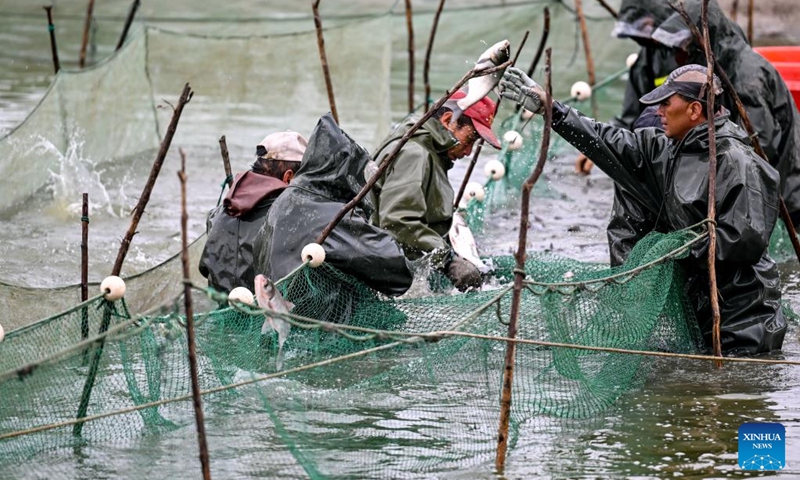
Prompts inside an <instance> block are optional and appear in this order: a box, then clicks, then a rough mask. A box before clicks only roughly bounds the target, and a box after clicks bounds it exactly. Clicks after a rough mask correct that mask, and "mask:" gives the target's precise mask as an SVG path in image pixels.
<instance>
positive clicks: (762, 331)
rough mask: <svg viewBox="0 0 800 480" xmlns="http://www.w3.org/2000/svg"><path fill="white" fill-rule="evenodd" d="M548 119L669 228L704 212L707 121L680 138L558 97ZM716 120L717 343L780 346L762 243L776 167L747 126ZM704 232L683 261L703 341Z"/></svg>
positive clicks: (731, 349)
mask: <svg viewBox="0 0 800 480" xmlns="http://www.w3.org/2000/svg"><path fill="white" fill-rule="evenodd" d="M553 120H554V123H553V129H554V130H555V131H556V132H558V133H559V134H560V135H561V136H562V137H564V139H566V140H567V141H568V142H570V143H571V144H572V145H574V146H575V147H576V148H578V150H580V151H581V152H582V153H583V154H585V155H586V156H588V157H589V158H591V159H592V160H594V162H595V164H596V165H597V166H598V167H600V168H601V169H602V170H603V171H604V172H605V173H606V174H608V175H609V176H610V177H611V178H612V179H613V180H614V181H615V183H617V184H618V185H619V187H620V188H622V189H624V190H625V191H626V192H627V193H629V194H631V195H632V196H633V197H634V198H636V200H638V202H639V204H640V205H641V207H642V209H643V210H644V211H645V212H646V213H647V214H648V215H650V216H651V218H654V224H655V230H656V231H660V232H670V231H675V230H679V229H683V228H687V227H690V226H692V225H695V224H697V223H699V222H701V221H703V220H704V219H705V218H706V216H707V213H708V140H709V139H708V130H707V128H708V126H707V123H703V124H701V125H698V126H697V127H695V128H693V129H692V130H690V131H689V132H688V133H687V134H686V136H685V137H684V139H683V140H682V141H680V142H673V141H671V140H670V139H668V138H667V137H666V136H665V135H664V134H663V133H661V132H659V131H658V130H656V129H653V128H643V129H640V130H637V131H635V132H630V131H628V130H625V129H622V128H619V127H614V126H611V125H608V124H603V123H599V122H596V121H594V120H592V119H590V118H587V117H585V116H583V115H582V114H580V112H578V111H577V110H574V109H572V108H569V107H567V106H565V105H563V104H560V103H558V102H556V103H555V108H554V112H553ZM714 121H715V124H716V128H717V165H718V166H717V185H716V198H717V219H716V220H717V246H716V260H717V281H718V286H719V293H720V295H719V301H720V314H721V318H722V325H721V333H722V349H723V351H725V352H727V353H748V354H755V353H759V352H768V351H770V350H776V349H780V348H781V345H782V343H783V337H784V335H785V333H786V320H785V319H784V317H783V312H782V310H781V305H780V297H781V294H780V282H779V278H778V271H777V268H776V265H775V262H773V261H772V259H771V258H770V257H769V254H768V252H767V247H768V245H769V238H770V235H771V234H772V229H773V228H774V227H775V222H776V221H777V218H778V183H779V180H778V173H777V171H776V170H775V169H774V168H772V167H771V166H770V165H769V164H767V163H766V162H765V161H764V160H762V159H761V158H759V157H758V156H757V155H756V154H755V152H754V151H753V150H752V148H751V147H749V146H748V144H747V136H746V134H745V133H744V131H743V130H742V129H741V128H739V127H738V126H737V125H736V124H734V123H733V122H731V121H729V120H728V117H727V115H721V116H719V117H717V118H716V119H715V120H714ZM706 255H707V242H706V245H704V246H702V248H695V249H693V251H692V254H691V255H690V257H689V258H688V259H686V260H684V261H683V263H684V264H685V267H686V270H687V272H688V275H689V292H688V294H689V298H690V299H691V301H692V304H693V306H694V309H695V312H696V314H697V319H698V322H699V324H700V329H701V332H702V333H703V336H704V338H705V340H706V343H707V344H710V338H711V315H710V307H709V300H708V295H707V292H708V273H707V270H706V259H705V257H706Z"/></svg>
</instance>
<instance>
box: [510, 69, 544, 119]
mask: <svg viewBox="0 0 800 480" xmlns="http://www.w3.org/2000/svg"><path fill="white" fill-rule="evenodd" d="M500 88H501V91H502V95H503V97H504V98H507V99H509V100H513V101H514V102H517V105H521V106H523V107H525V108H526V109H528V110H530V111H531V112H533V113H542V112H544V102H545V100H546V99H547V93H545V91H544V89H543V88H542V86H541V85H539V84H538V83H536V82H534V81H533V80H532V79H531V78H530V77H529V76H528V75H526V74H525V72H523V71H522V70H520V69H518V68H515V67H509V68H507V69H506V72H505V73H504V74H503V79H502V80H500Z"/></svg>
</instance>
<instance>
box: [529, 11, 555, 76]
mask: <svg viewBox="0 0 800 480" xmlns="http://www.w3.org/2000/svg"><path fill="white" fill-rule="evenodd" d="M548 36H550V9H549V8H547V7H544V29H543V30H542V37H541V38H540V39H539V47H538V48H537V49H536V55H534V56H533V61H532V62H531V66H530V67H528V72H527V73H528V76H529V77H532V76H533V71H534V70H536V66H537V65H539V59H540V58H541V57H542V52H544V47H545V45H546V44H547V37H548Z"/></svg>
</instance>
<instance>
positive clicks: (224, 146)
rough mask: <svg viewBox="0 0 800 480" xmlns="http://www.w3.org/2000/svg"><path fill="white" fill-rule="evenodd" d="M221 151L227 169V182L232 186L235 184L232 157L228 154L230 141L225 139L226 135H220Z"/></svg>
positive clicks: (223, 164)
mask: <svg viewBox="0 0 800 480" xmlns="http://www.w3.org/2000/svg"><path fill="white" fill-rule="evenodd" d="M219 151H220V153H221V154H222V167H223V168H224V169H225V183H227V184H228V188H230V186H231V185H233V173H231V158H230V156H229V155H228V143H227V142H226V141H225V135H223V136H221V137H219Z"/></svg>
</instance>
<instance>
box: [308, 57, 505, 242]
mask: <svg viewBox="0 0 800 480" xmlns="http://www.w3.org/2000/svg"><path fill="white" fill-rule="evenodd" d="M510 64H511V61H510V60H509V61H507V62H505V63H502V64H500V65H497V66H494V67H489V68H478V69H476V68H474V67H473V68H472V69H471V70H470V71H469V72H467V73H466V74H465V75H464V76H463V77H461V80H459V81H458V82H456V84H455V85H453V87H452V88H451V89H450V90H447V91H446V92H445V93H444V95H442V98H440V99H439V100H437V101H436V103H435V104H433V106H432V107H431V108H430V110H428V111H427V112H425V114H424V115H422V117H421V118H420V119H419V120H417V122H416V123H415V124H414V125H412V126H411V128H409V129H408V131H406V133H405V134H404V135H403V136H402V137H401V138H400V140H399V141H398V142H397V144H396V145H395V147H394V149H393V150H392V151H391V152H390V153H389V155H388V156H387V157H386V160H384V161H383V163H381V165H380V167H378V170H376V171H375V173H374V174H373V175H372V178H370V179H369V180H368V181H367V183H366V185H364V187H363V188H362V189H361V191H359V192H358V195H356V196H355V198H353V199H352V200H350V201H349V202H348V203H347V205H345V206H344V207H342V209H341V210H339V213H337V214H336V216H335V217H334V218H333V219H332V220H331V221H330V223H328V225H327V226H326V227H325V229H324V230H322V233H320V234H319V237H317V242H316V243H318V244H320V245H322V242H324V241H325V239H326V238H328V235H330V233H331V232H332V231H333V229H334V227H336V225H337V224H338V223H339V222H340V221H341V220H342V219H343V218H344V216H345V215H346V214H347V212H349V211H350V210H352V209H353V207H355V206H356V205H357V204H358V202H360V201H361V200H362V199H363V198H364V197H365V196H366V195H367V193H369V191H370V190H371V189H372V187H373V186H374V185H375V183H377V181H378V179H379V178H381V176H382V175H383V172H385V171H386V170H387V169H388V168H389V167H390V166H391V165H392V164H393V163H394V160H395V158H397V155H398V154H399V153H400V149H401V148H403V146H405V144H406V143H407V142H408V140H409V139H410V138H411V135H413V134H414V132H416V131H417V130H418V129H419V127H421V126H422V125H423V124H424V123H425V122H426V121H428V119H429V118H431V117H432V116H433V114H434V113H436V110H438V109H439V108H440V107H441V106H442V105H444V102H446V101H447V100H448V99H449V98H450V96H451V95H452V94H453V93H454V92H456V91H457V90H458V89H459V88H461V87H462V86H463V85H464V84H465V83H467V81H468V80H469V79H470V78H472V77H480V76H483V75H490V74H492V73H495V72H498V71H500V70H503V69H504V68H506V67H508V66H509V65H510Z"/></svg>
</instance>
